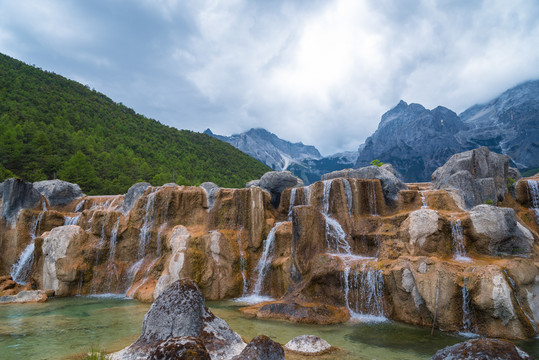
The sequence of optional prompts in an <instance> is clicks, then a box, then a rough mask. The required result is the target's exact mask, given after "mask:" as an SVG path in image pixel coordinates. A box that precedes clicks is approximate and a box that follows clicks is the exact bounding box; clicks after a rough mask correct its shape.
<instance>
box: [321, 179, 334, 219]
mask: <svg viewBox="0 0 539 360" xmlns="http://www.w3.org/2000/svg"><path fill="white" fill-rule="evenodd" d="M323 184H324V197H323V198H322V205H323V206H324V214H327V213H329V194H330V193H331V186H332V185H333V180H324V181H323Z"/></svg>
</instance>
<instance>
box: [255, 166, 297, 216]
mask: <svg viewBox="0 0 539 360" xmlns="http://www.w3.org/2000/svg"><path fill="white" fill-rule="evenodd" d="M258 186H260V187H261V188H262V189H264V190H266V191H267V192H269V193H270V195H271V204H272V205H273V206H274V207H275V208H277V207H278V206H279V203H280V202H281V194H282V193H283V191H284V189H287V188H292V187H296V186H303V181H301V180H300V179H298V178H297V177H295V176H294V175H293V174H292V173H291V172H290V171H268V172H267V173H265V174H264V175H262V177H261V178H260V181H259V183H258Z"/></svg>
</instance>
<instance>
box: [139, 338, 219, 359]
mask: <svg viewBox="0 0 539 360" xmlns="http://www.w3.org/2000/svg"><path fill="white" fill-rule="evenodd" d="M193 359H197V360H211V357H210V354H208V351H207V350H206V347H205V346H204V343H202V341H201V340H200V339H197V338H194V337H190V336H180V337H175V338H170V339H167V340H164V341H162V342H161V343H159V345H157V346H156V347H155V348H154V349H153V350H152V351H151V352H150V355H149V356H148V358H147V360H193Z"/></svg>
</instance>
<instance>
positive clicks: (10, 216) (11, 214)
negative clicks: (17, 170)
mask: <svg viewBox="0 0 539 360" xmlns="http://www.w3.org/2000/svg"><path fill="white" fill-rule="evenodd" d="M40 202H41V194H40V193H39V192H38V191H37V190H36V189H35V188H34V186H33V185H32V184H31V183H27V182H24V181H22V180H21V179H17V178H11V179H7V180H6V181H4V182H3V196H2V217H3V218H4V219H5V220H6V222H7V223H10V224H14V223H15V222H16V221H17V216H18V215H19V211H20V210H22V209H31V208H35V207H37V206H38V205H39V204H40Z"/></svg>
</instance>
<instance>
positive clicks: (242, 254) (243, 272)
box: [238, 228, 249, 297]
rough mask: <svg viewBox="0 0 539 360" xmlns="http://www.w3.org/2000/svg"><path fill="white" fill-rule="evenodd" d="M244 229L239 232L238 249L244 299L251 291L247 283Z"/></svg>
mask: <svg viewBox="0 0 539 360" xmlns="http://www.w3.org/2000/svg"><path fill="white" fill-rule="evenodd" d="M242 230H243V228H242V229H240V231H239V232H238V249H239V252H240V271H241V277H242V278H243V290H242V293H241V296H242V297H245V296H246V295H247V291H248V290H249V284H248V282H247V271H246V270H245V251H243V246H242V241H241V233H242Z"/></svg>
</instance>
